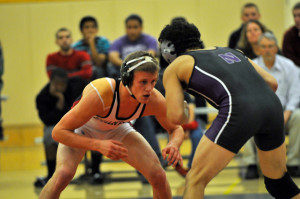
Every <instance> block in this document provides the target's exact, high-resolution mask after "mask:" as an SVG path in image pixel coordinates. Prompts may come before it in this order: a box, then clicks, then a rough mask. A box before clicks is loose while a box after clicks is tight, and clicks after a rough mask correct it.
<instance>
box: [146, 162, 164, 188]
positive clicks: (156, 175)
mask: <svg viewBox="0 0 300 199" xmlns="http://www.w3.org/2000/svg"><path fill="white" fill-rule="evenodd" d="M148 181H149V183H150V184H151V185H152V186H153V187H162V185H163V184H165V183H166V181H167V177H166V172H165V171H164V170H163V168H162V167H160V166H159V167H158V166H157V167H156V168H155V169H152V171H151V173H150V175H149V177H148Z"/></svg>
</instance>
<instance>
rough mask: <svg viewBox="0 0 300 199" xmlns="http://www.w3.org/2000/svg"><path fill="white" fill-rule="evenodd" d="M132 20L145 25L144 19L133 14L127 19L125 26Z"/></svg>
mask: <svg viewBox="0 0 300 199" xmlns="http://www.w3.org/2000/svg"><path fill="white" fill-rule="evenodd" d="M130 20H136V21H138V22H139V23H140V25H141V26H142V25H143V19H142V18H141V17H140V16H139V15H137V14H131V15H129V16H128V17H127V18H126V19H125V24H127V23H128V21H130Z"/></svg>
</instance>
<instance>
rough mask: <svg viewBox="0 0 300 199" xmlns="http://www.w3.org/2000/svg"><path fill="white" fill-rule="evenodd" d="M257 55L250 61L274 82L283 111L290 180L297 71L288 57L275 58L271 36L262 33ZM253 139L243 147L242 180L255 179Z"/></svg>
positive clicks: (299, 146) (296, 153) (297, 115)
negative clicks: (244, 170) (243, 171)
mask: <svg viewBox="0 0 300 199" xmlns="http://www.w3.org/2000/svg"><path fill="white" fill-rule="evenodd" d="M258 43H259V47H260V50H261V56H259V57H258V58H256V59H254V60H253V61H254V62H255V63H257V64H258V65H259V66H261V67H262V68H263V69H264V70H266V71H267V72H268V73H270V74H271V75H273V76H274V77H275V78H276V80H277V82H278V89H277V91H276V94H277V96H278V98H279V100H280V102H281V104H282V107H283V111H284V125H285V131H286V132H288V134H289V144H288V146H287V169H288V171H289V173H290V175H291V176H292V177H300V169H299V166H300V159H299V157H300V109H299V102H300V82H299V69H298V68H297V67H296V66H295V64H294V63H293V62H292V61H291V60H290V59H288V58H285V57H283V56H281V55H278V54H277V52H278V44H277V40H276V38H275V36H274V35H273V34H272V33H270V32H266V33H263V34H262V35H261V36H260V38H259V41H258ZM253 142H254V140H253V139H251V140H250V141H248V142H247V143H246V145H245V151H244V154H243V161H244V162H245V163H246V164H247V171H246V174H245V176H244V177H245V178H246V179H254V178H258V177H259V174H258V170H257V157H256V153H255V150H256V149H255V147H254V143H253Z"/></svg>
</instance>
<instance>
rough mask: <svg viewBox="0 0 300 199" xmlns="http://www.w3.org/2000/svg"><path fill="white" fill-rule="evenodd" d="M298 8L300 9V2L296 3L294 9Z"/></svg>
mask: <svg viewBox="0 0 300 199" xmlns="http://www.w3.org/2000/svg"><path fill="white" fill-rule="evenodd" d="M297 9H300V2H298V3H296V4H295V5H294V7H293V11H294V10H297Z"/></svg>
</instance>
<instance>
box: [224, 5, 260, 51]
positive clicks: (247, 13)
mask: <svg viewBox="0 0 300 199" xmlns="http://www.w3.org/2000/svg"><path fill="white" fill-rule="evenodd" d="M241 19H242V21H243V23H242V25H241V26H240V28H239V29H237V30H235V31H234V32H232V33H231V35H230V37H229V42H228V47H229V48H236V47H237V44H238V41H239V40H240V37H241V32H242V30H243V27H244V26H245V24H246V23H247V22H248V21H249V20H259V19H260V13H259V9H258V7H257V5H255V4H254V3H247V4H245V5H244V6H243V7H242V10H241Z"/></svg>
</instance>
